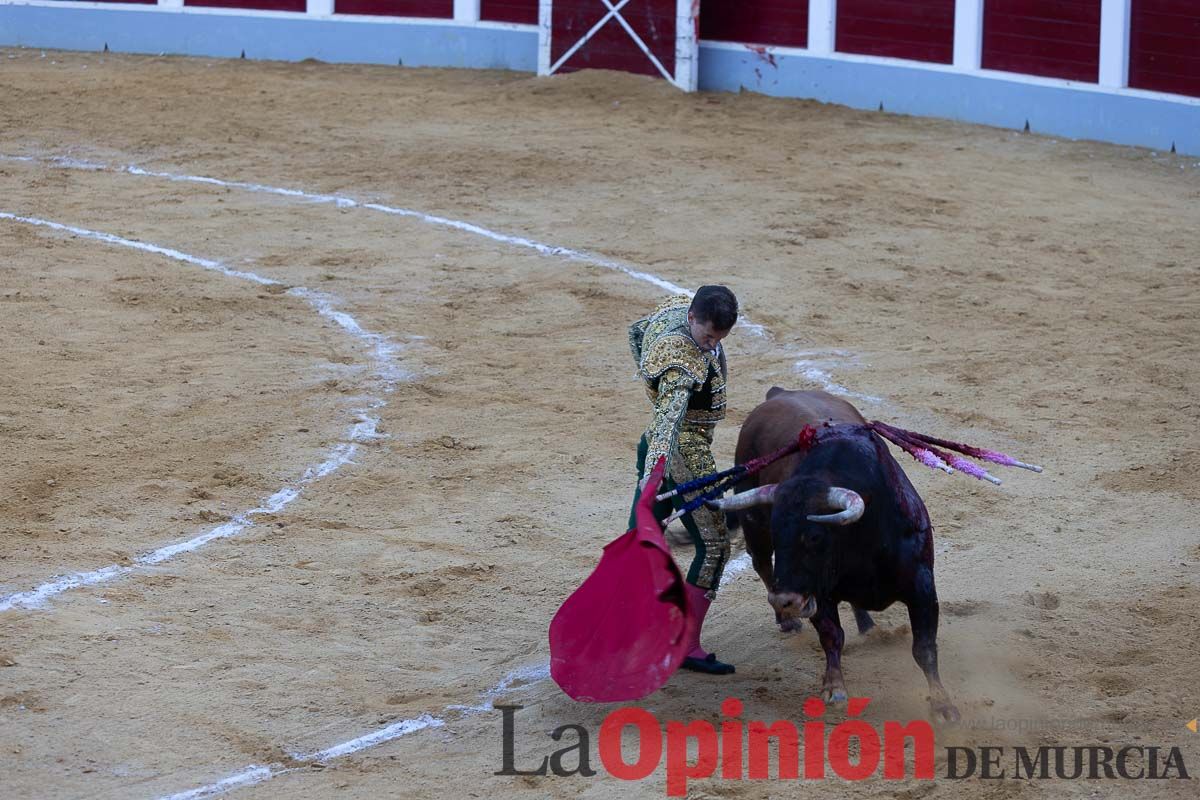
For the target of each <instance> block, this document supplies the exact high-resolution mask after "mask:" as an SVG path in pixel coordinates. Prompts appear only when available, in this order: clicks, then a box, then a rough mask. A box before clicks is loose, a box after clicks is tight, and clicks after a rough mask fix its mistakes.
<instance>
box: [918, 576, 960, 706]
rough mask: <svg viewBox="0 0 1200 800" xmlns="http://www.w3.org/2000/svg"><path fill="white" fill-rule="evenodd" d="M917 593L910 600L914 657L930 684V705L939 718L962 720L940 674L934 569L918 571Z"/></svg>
mask: <svg viewBox="0 0 1200 800" xmlns="http://www.w3.org/2000/svg"><path fill="white" fill-rule="evenodd" d="M916 583H917V585H916V590H917V591H916V594H915V596H914V597H913V598H912V600H910V601H909V603H908V620H909V623H910V624H911V625H912V633H913V646H912V652H913V658H914V659H915V660H916V662H917V665H918V666H919V667H920V668H921V671H922V672H924V673H925V680H926V681H928V683H929V707H930V711H931V712H932V714H933V716H934V718H935V719H941V720H943V721H945V722H958V720H959V718H960V716H961V715H960V714H959V713H958V708H956V707H955V705H954V703H953V702H952V701H951V700H950V694H949V693H948V692H947V691H946V687H945V686H942V679H941V677H939V676H938V650H937V630H938V599H937V589H936V588H935V587H934V584H933V570H931V569H929V568H928V567H921V568H920V569H919V570H918V572H917V581H916Z"/></svg>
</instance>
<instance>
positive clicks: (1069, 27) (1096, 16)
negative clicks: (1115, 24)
mask: <svg viewBox="0 0 1200 800" xmlns="http://www.w3.org/2000/svg"><path fill="white" fill-rule="evenodd" d="M983 67H984V69H998V70H1004V71H1005V72H1020V73H1023V74H1026V75H1044V76H1047V77H1051V78H1067V79H1068V80H1074V81H1091V82H1092V83H1095V82H1096V81H1097V80H1098V78H1099V75H1100V0H987V3H986V4H985V5H984V9H983Z"/></svg>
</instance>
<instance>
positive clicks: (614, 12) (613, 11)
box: [550, 0, 675, 83]
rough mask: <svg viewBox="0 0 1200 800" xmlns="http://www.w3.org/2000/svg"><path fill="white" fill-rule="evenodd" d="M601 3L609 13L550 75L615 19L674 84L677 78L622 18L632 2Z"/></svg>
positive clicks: (565, 56)
mask: <svg viewBox="0 0 1200 800" xmlns="http://www.w3.org/2000/svg"><path fill="white" fill-rule="evenodd" d="M600 2H601V3H603V4H604V6H605V8H607V9H608V13H607V14H605V15H604V16H603V17H601V18H600V21H599V22H597V23H596V24H595V25H593V26H592V28H591V30H589V31H588V32H587V33H585V34H584V35H583V38H582V39H580V40H579V41H578V42H576V43H575V44H574V45H572V46H571V49H570V50H568V51H567V52H565V53H563V55H562V57H561V58H559V59H558V61H556V62H554V66H552V67H550V74H551V75H553V74H554V73H555V72H558V68H559V67H561V66H562V65H563V64H565V63H566V61H567V59H568V58H570V57H571V56H573V55H575V53H576V52H578V50H579V48H581V47H583V46H584V45H585V44H587V42H588V40H589V39H591V38H592V37H593V36H595V35H596V31H598V30H600V29H601V28H603V27H604V26H605V25H607V24H608V21H609V20H610V19H614V18H615V19H616V20H617V23H618V24H619V25H620V26H621V27H622V28H624V29H625V32H626V33H628V34H629V38H631V39H633V42H634V44H636V45H637V46H638V48H639V49H640V50H641V51H642V52H643V53H645V54H646V58H648V59H650V61H651V63H653V64H654V66H655V67H657V68H658V71H659V72H661V73H662V76H663V77H664V78H666V79H667V80H668V81H671V82H672V83H674V81H675V76H673V75H672V74H671V73H669V72H667V70H666V68H665V67H664V66H663V65H662V62H661V61H659V60H658V59H657V58H655V57H654V54H653V53H651V52H650V48H649V47H647V46H646V43H645V42H644V41H642V37H640V36H638V35H637V32H636V31H634V29H633V28H632V27H631V26H630V24H629V23H628V22H626V21H625V18H624V17H623V16H621V9H622V8H624V7H625V6H627V5H629V3H630V0H621V1H620V2H619V3H617V4H616V5H615V6H614V5H613V4H612V0H600Z"/></svg>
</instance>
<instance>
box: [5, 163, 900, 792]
mask: <svg viewBox="0 0 1200 800" xmlns="http://www.w3.org/2000/svg"><path fill="white" fill-rule="evenodd" d="M6 159H8V160H20V161H35V159H32V158H29V157H9V156H3V155H0V160H6ZM41 160H42V161H43V162H47V163H51V164H53V165H55V166H59V167H63V168H70V169H86V170H105V171H116V172H126V173H128V174H131V175H137V176H144V177H156V178H162V179H166V180H170V181H175V182H188V183H201V184H208V185H214V186H221V187H223V188H233V189H242V190H245V191H250V192H257V193H265V194H275V195H280V196H284V197H292V198H297V199H303V200H307V201H309V202H314V203H329V204H333V205H335V206H337V207H338V208H365V209H368V210H372V211H377V212H381V213H385V214H391V215H394V216H400V217H408V218H414V219H418V220H421V221H423V222H426V223H428V224H432V225H438V226H442V227H448V228H452V229H455V230H459V231H463V232H467V233H472V234H475V235H478V236H482V237H484V238H487V239H490V240H493V241H497V242H503V243H506V244H511V245H515V246H518V247H523V248H526V249H532V250H534V251H536V252H538V253H539V254H542V255H546V256H559V257H563V258H567V259H568V260H572V261H578V262H581V263H586V264H591V265H593V266H598V267H602V268H604V269H609V270H613V271H617V272H620V273H623V274H625V275H627V276H629V277H631V278H633V279H635V280H639V281H643V282H646V283H650V284H652V285H654V286H657V287H658V288H661V289H665V290H667V291H669V292H672V293H675V294H685V295H688V296H691V295H692V294H693V292H691V291H690V290H688V289H685V288H683V287H681V286H679V285H678V284H675V283H672V282H671V281H668V280H666V279H663V278H660V277H658V276H656V275H653V274H650V273H647V272H643V271H641V270H636V269H634V268H632V267H629V266H627V265H625V264H622V263H620V262H617V261H614V260H612V259H608V258H604V257H602V256H598V255H594V254H591V253H586V252H584V251H580V250H575V249H573V248H567V247H559V246H555V245H548V244H545V243H542V242H538V241H535V240H532V239H528V238H525V237H520V236H512V235H508V234H503V233H500V232H498V231H494V230H491V229H489V228H484V227H482V226H479V225H475V224H473V223H470V222H464V221H461V220H454V219H449V218H446V217H440V216H436V215H432V214H426V213H424V212H420V211H415V210H412V209H406V208H398V207H395V206H387V205H383V204H380V203H360V202H359V201H357V200H354V199H353V198H350V197H346V196H343V195H330V194H319V193H312V192H306V191H302V190H297V189H286V188H281V187H275V186H268V185H264V184H257V183H248V182H244V181H226V180H221V179H218V178H211V177H207V176H199V175H185V174H177V173H169V172H156V171H151V170H145V169H142V168H140V167H135V166H126V167H112V166H110V165H104V164H97V163H93V162H82V161H75V160H72V159H65V158H51V159H41ZM739 324H740V326H742V327H744V328H745V329H746V330H747V331H748V332H749V333H751V334H752V335H756V336H760V337H768V336H769V332H768V331H767V329H766V328H765V327H764V326H762V325H759V324H756V323H752V322H750V321H749V320H748V319H746V318H744V317H743V318H741V319H740V320H739ZM385 354H386V352H385ZM804 365H805V362H804V361H798V362H797V363H796V369H797V371H801V369H802V368H803V366H804ZM802 374H804V376H805V377H806V378H808V379H809V380H813V381H814V382H816V383H818V384H820V385H821V386H822V387H823V388H825V389H826V390H827V391H831V392H834V393H837V394H843V395H850V396H854V397H859V398H861V399H865V400H869V401H873V402H881V401H880V400H879V399H878V398H874V397H871V396H869V395H862V394H859V393H856V392H852V391H851V390H849V389H847V388H846V387H844V386H841V385H840V384H837V383H836V382H834V381H833V380H832V378H831V376H830V375H829V373H828V372H825V371H823V370H820V369H819V368H816V367H815V366H808V367H807V368H804V369H803V371H802ZM750 566H751V560H750V556H749V554H748V553H742V554H741V555H739V556H738V557H737V558H735V559H734V560H732V561H731V562H730V563H729V564H728V565H727V566H726V568H725V572H724V574H723V575H722V579H721V587H725V586H727V585H728V584H729V583H730V582H731V581H732V580H733V579H734V578H735V577H736V576H737V575H738V574H739V573H741V572H743V571H745V570H746V569H747V568H749V567H750ZM0 608H2V607H0ZM537 669H539V670H544V671H545V675H543V676H541V677H538V678H536V679H535V680H533V681H532V682H531V685H532V683H537V682H541V681H544V680H546V679H547V678H548V677H549V664H548V663H547V664H543V665H539V667H538V668H537ZM501 686H503V682H502V684H501ZM497 691H501V688H500V687H498V688H497V689H496V690H492V692H497ZM487 694H491V693H487ZM487 694H485V697H486V696H487ZM447 708H448V709H453V710H462V711H465V712H476V713H479V712H483V711H487V710H491V701H490V700H487V701H486V702H485V704H484V705H481V706H448V707H447ZM443 724H444V722H443V721H442V720H440V719H439V718H435V717H429V716H428V715H424V716H422V717H420V718H418V719H416V720H404V721H402V722H400V723H394V724H393V725H390V726H388V727H387V728H384V729H382V730H380V731H376V732H375V733H373V734H368V735H367V736H365V737H360V738H359V739H355V740H351V741H350V742H346V743H343V744H342V745H337V746H335V747H334V748H330V749H329V750H328V751H321V753H319V754H313V756H317V755H323V754H324V755H329V754H332V753H334V752H337V755H336V756H333V757H340V755H343V754H348V753H350V752H355V751H356V750H358V749H362V748H363V747H367V746H375V745H376V744H381V743H383V742H385V741H390V740H391V739H394V738H397V737H399V736H403V735H406V734H408V733H412V732H415V731H416V730H423V729H424V728H427V727H439V726H441V725H443ZM339 748H350V749H348V750H346V751H345V753H342V752H341V750H339ZM310 760H313V761H315V760H316V758H312V759H310ZM290 769H293V768H287V767H275V768H269V767H261V766H258V765H250V766H249V767H247V768H246V769H245V770H243V771H242V772H239V773H236V774H234V775H232V776H229V777H227V778H224V779H222V780H221V781H219V782H217V783H216V784H210V785H208V786H204V787H200V788H199V789H193V790H190V791H188V792H184V793H181V794H177V795H171V796H170V797H169V798H165V799H164V800H194V799H195V798H202V797H211V796H215V795H216V794H223V793H224V792H227V791H230V790H232V789H236V788H241V787H243V786H250V785H253V784H256V783H261V782H262V781H265V780H269V779H270V778H272V777H275V776H277V775H279V774H283V772H286V771H290Z"/></svg>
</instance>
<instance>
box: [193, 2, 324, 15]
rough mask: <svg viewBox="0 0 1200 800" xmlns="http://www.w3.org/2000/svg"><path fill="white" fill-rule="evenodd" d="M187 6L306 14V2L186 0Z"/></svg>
mask: <svg viewBox="0 0 1200 800" xmlns="http://www.w3.org/2000/svg"><path fill="white" fill-rule="evenodd" d="M184 5H187V6H203V7H206V8H245V9H251V10H254V11H298V12H300V13H304V11H305V7H306V3H305V0H184Z"/></svg>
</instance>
